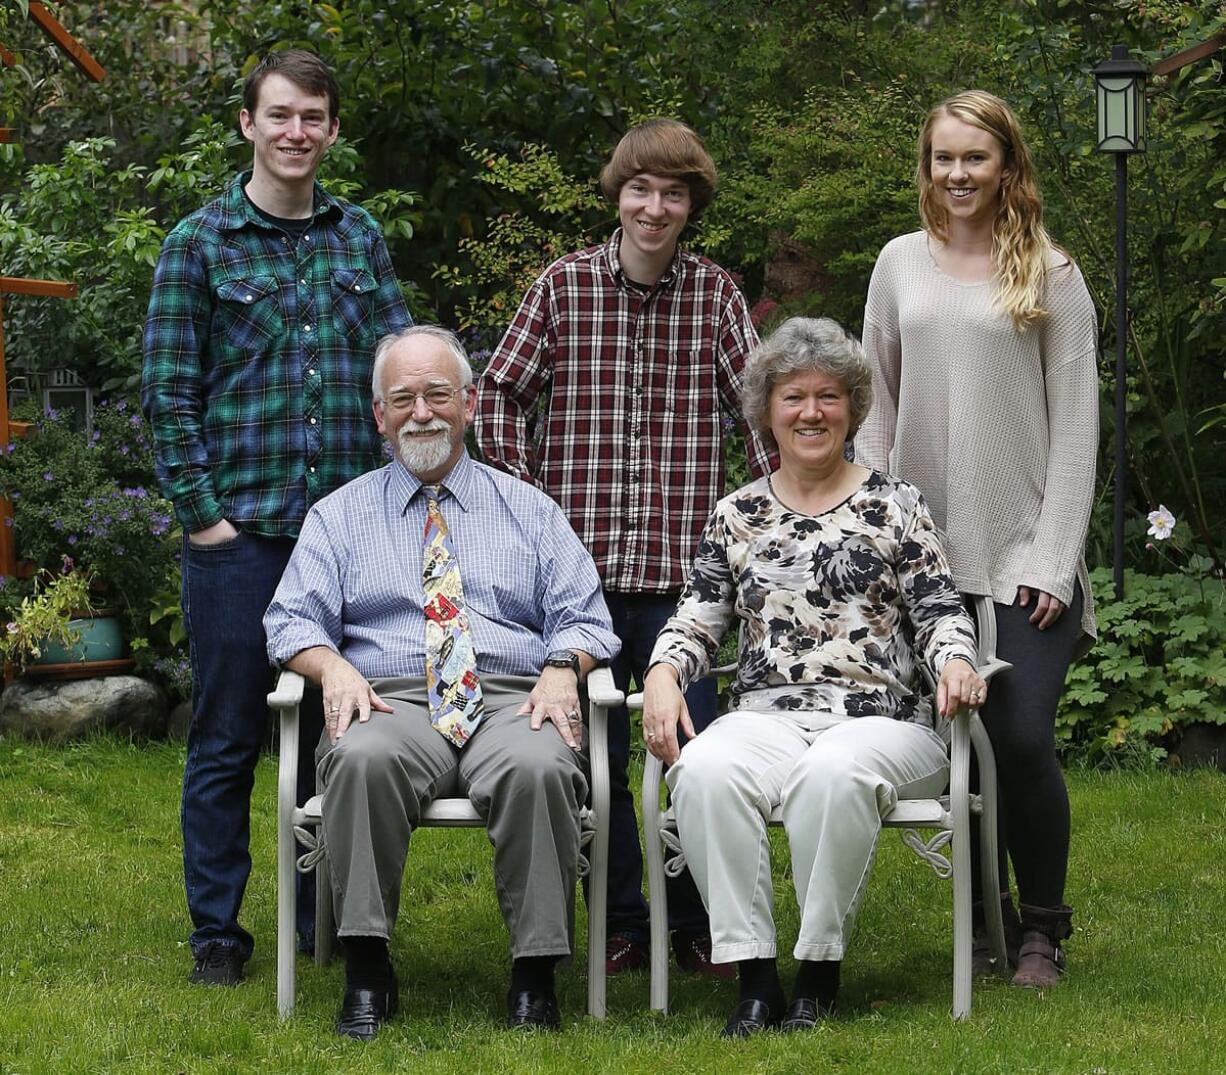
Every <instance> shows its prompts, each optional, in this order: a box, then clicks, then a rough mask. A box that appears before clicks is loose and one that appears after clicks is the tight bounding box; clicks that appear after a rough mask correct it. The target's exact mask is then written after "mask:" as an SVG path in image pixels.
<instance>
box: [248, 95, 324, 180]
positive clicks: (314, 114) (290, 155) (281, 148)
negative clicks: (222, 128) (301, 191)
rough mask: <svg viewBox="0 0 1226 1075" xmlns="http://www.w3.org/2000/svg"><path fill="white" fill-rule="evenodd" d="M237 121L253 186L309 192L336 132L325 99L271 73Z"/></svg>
mask: <svg viewBox="0 0 1226 1075" xmlns="http://www.w3.org/2000/svg"><path fill="white" fill-rule="evenodd" d="M238 118H239V125H240V126H241V127H242V130H243V137H244V138H246V139H247V141H248V142H250V143H251V145H252V147H253V148H254V150H255V155H254V164H253V174H252V181H253V182H255V183H256V184H257V185H258V186H270V185H271V186H278V187H283V188H297V187H302V186H304V185H305V186H306V187H309V186H310V185H311V184H312V183H313V182H314V181H315V173H316V172H317V171H318V170H319V164H320V161H322V160H323V157H324V154H325V153H326V152H327V151H328V147H329V146H331V145H332V143H333V142H335V141H336V136H337V133H338V131H339V130H340V122H339V120H338V119H337V118H336V117H335V116H332V115H329V113H328V98H327V97H324V96H316V95H315V94H312V93H308V92H307V91H306V90H303V89H301V88H300V87H298V86H297V85H296V84H295V83H293V82H291V81H290V80H289V79H288V78H286V77H285V76H284V75H280V74H276V73H275V72H274V73H273V74H270V75H268V76H267V77H266V78H265V79H264V81H263V82H262V83H261V84H260V89H259V98H258V100H257V102H256V107H255V112H254V114H253V113H251V112H249V111H248V110H247V109H245V108H244V109H243V110H242V111H241V112H240V113H239V117H238Z"/></svg>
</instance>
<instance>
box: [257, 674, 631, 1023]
mask: <svg viewBox="0 0 1226 1075" xmlns="http://www.w3.org/2000/svg"><path fill="white" fill-rule="evenodd" d="M303 686H304V683H303V679H302V676H300V675H298V674H296V673H294V672H288V671H285V672H282V673H281V675H280V678H279V679H278V680H277V687H276V689H275V690H274V691H273V692H272V693H271V694H269V696H268V705H269V707H270V708H271V709H272V710H273V711H274V713H275V714H276V715H277V716H278V717H279V721H280V728H281V755H280V769H279V775H278V782H277V1010H278V1012H279V1013H280V1015H281V1016H282V1018H284V1017H287V1016H289V1015H290V1013H291V1012H293V1010H294V994H295V980H294V969H295V968H294V960H295V938H294V912H295V906H296V903H297V895H296V892H295V886H294V871H295V869H297V870H300V871H302V872H304V873H306V872H309V871H310V870H312V869H313V870H315V871H316V879H315V962H316V963H319V964H321V965H322V964H325V963H327V962H328V961H329V960H330V959H331V957H332V944H333V932H334V926H333V921H332V886H331V884H330V883H329V879H328V860H327V857H326V856H325V855H324V853H323V848H322V846H320V842H319V829H320V817H321V803H322V800H323V796H322V795H315V796H313V797H312V798H311V799H310V800H308V801H307V803H306V804H305V805H303V806H297V805H296V804H295V800H296V798H297V796H296V794H295V792H296V785H297V772H298V751H299V748H300V744H299V741H298V739H299V736H298V706H299V703H300V702H301V701H302V691H303ZM586 691H587V698H588V709H587V730H588V762H589V785H590V799H589V802H588V804H587V805H586V806H585V807H584V808H583V810H582V812H581V817H580V820H581V826H582V830H581V834H580V842H579V874H580V876H585V875H586V876H588V878H589V887H588V919H587V923H588V934H587V955H588V978H587V1008H588V1012H589V1013H590V1014H591V1015H592V1016H593V1017H594V1018H596V1019H603V1018H604V1017H605V974H604V961H605V932H606V923H605V907H606V900H607V896H608V872H609V738H608V711H609V709H610V708H612V707H614V706H618V705H621V704H622V699H623V695H622V692H621V691H619V690H617V688H616V687H614V685H613V673H612V672H610V671H609V669H607V668H597V669H595V670H594V671H592V672H591V674H590V675H589V676H588V677H587V684H586ZM305 748H306V749H308V750H313V749H314V748H315V744H314V743H308V744H305ZM484 826H485V822H484V821H482V820H481V818H480V816H479V815H478V814H477V811H476V810H475V809H474V808H473V806H472V804H471V803H470V802H469V801H468V800H467V799H436V800H435V801H434V802H433V803H431V804H430V806H429V807H428V809H427V810H426V812H425V814H424V815H423V816H422V818H421V820H420V821H419V822H418V827H419V828H422V827H435V828H484ZM295 837H297V839H298V840H299V841H300V842H301V843H302V844H303V845H304V846H305V847H307V848H309V849H310V850H309V851H308V852H307V853H306V854H304V855H302V856H301V857H298V856H297V849H296V848H295V846H294V841H295Z"/></svg>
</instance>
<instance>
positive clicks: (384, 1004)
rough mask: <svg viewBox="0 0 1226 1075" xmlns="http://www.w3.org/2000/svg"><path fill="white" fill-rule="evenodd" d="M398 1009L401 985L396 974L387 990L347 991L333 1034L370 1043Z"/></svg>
mask: <svg viewBox="0 0 1226 1075" xmlns="http://www.w3.org/2000/svg"><path fill="white" fill-rule="evenodd" d="M399 1008H400V985H399V983H398V982H397V981H396V975H395V974H393V975H392V980H391V984H390V985H389V986H388V987H387V988H386V989H346V990H345V999H344V1000H343V1001H341V1014H340V1015H339V1016H338V1017H337V1020H336V1032H337V1033H338V1034H339V1035H341V1037H343V1038H354V1039H356V1040H357V1041H371V1040H372V1039H373V1038H374V1036H375V1035H376V1034H378V1033H379V1027H381V1026H382V1025H383V1024H384V1023H386V1022H387V1021H388V1020H389V1019H390V1018H391V1017H392V1016H393V1015H395V1014H396V1012H397V1011H398V1010H399Z"/></svg>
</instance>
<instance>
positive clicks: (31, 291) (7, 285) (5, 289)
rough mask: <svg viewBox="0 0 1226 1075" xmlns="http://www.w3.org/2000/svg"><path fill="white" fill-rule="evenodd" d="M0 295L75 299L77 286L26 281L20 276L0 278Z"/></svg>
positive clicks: (49, 281) (58, 281)
mask: <svg viewBox="0 0 1226 1075" xmlns="http://www.w3.org/2000/svg"><path fill="white" fill-rule="evenodd" d="M0 295H45V296H47V297H48V298H53V299H75V298H76V297H77V285H76V284H70V283H66V282H65V281H63V280H27V279H25V278H24V277H21V276H0Z"/></svg>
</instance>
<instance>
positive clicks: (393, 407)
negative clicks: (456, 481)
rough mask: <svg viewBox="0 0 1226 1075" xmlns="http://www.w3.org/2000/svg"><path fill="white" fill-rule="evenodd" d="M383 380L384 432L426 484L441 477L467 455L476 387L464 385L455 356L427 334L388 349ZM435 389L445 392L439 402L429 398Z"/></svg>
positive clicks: (379, 411)
mask: <svg viewBox="0 0 1226 1075" xmlns="http://www.w3.org/2000/svg"><path fill="white" fill-rule="evenodd" d="M382 382H383V383H382V384H381V385H380V391H381V393H382V396H383V398H382V399H376V400H375V402H374V411H375V424H376V425H377V426H378V427H379V432H380V433H382V434H383V436H385V437H387V439H388V442H389V443H390V444H391V446H392V450H393V451H395V453H396V457H397V458H398V459H399V460H400V462H401V463H403V464H404V467H405V469H406V470H408V471H409V472H410V473H412V474H415V475H416V476H417V477H418V478H420V479H421V481H422V482H423V483H426V484H429V483H431V482H437V481H441V480H442V479H443V478H445V477H446V476H447V475H448V474H449V473H450V472H451V468H452V467H454V466H455V464H456V461H457V460H458V459H459V458H460V456H461V455H463V454H464V430H465V429H467V428H468V425H469V423H470V422H471V421H472V420H473V414H474V412H475V411H476V407H477V393H476V392H475V391H474V389H473V386H472V385H466V386H463V387H461V385H460V377H459V370H458V368H457V365H456V360H455V356H454V355H453V354H452V353H451V351H450V350H449V349H448V348H447V345H446V344H445V343H443V341H442V340H439V339H437V338H435V337H431V336H426V335H421V336H410V337H408V338H406V339H403V340H401V341H399V342H398V343H397V344H396V345H395V346H394V347H393V348H392V349H391V350H390V351H389V352H388V354H387V357H386V359H385V360H384V363H383V370H382ZM431 389H435V390H438V392H437V394H438V396H439V401H438V402H436V403H433V404H431V403H427V402H426V399H425V397H424V393H429V392H430V391H431ZM445 391H446V392H449V393H450V394H449V395H448V396H447V399H446V401H443V400H442V396H443V393H444V392H445Z"/></svg>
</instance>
